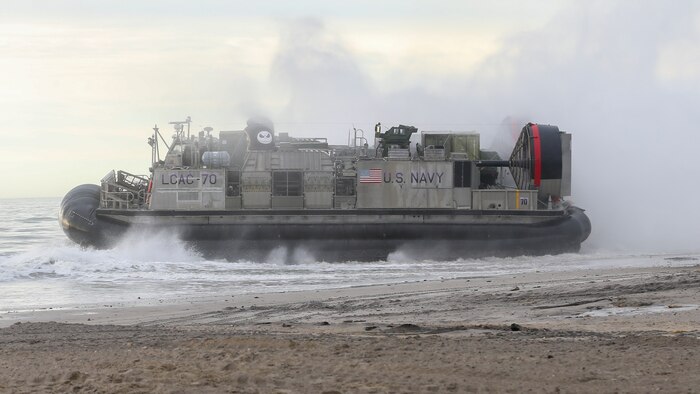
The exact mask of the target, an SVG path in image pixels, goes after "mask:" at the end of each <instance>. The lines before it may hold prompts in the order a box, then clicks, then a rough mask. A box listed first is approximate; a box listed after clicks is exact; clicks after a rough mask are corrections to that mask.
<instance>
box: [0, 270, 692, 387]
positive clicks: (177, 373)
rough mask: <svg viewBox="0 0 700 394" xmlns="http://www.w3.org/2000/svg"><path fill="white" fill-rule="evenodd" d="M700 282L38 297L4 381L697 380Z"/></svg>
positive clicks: (493, 282) (678, 278)
mask: <svg viewBox="0 0 700 394" xmlns="http://www.w3.org/2000/svg"><path fill="white" fill-rule="evenodd" d="M689 264H692V261H691V262H689ZM699 294H700V265H698V264H694V265H688V266H684V267H645V268H620V269H614V268H610V269H583V270H576V271H565V272H530V273H524V274H513V275H500V276H483V277H478V278H474V277H470V278H457V279H446V280H441V281H420V282H407V283H395V284H385V285H372V286H360V287H350V288H341V289H328V290H316V291H299V292H287V293H262V294H248V295H244V296H238V295H236V296H234V297H225V295H222V296H221V297H211V298H206V299H197V300H190V301H189V303H187V304H184V303H180V304H176V305H150V306H127V307H113V308H93V309H90V308H85V309H80V310H71V311H64V310H49V311H32V312H26V313H18V314H15V315H14V316H12V319H9V318H8V317H7V315H3V318H2V319H0V324H2V325H3V327H4V328H0V346H2V347H3V350H4V357H3V358H2V359H0V390H7V391H13V392H36V391H69V390H71V391H81V390H85V391H109V392H133V391H138V392H142V391H144V392H145V391H149V392H173V391H185V392H187V391H197V392H230V391H236V392H251V393H252V392H327V393H334V392H346V391H350V392H388V391H393V392H416V391H417V392H465V391H467V392H470V391H525V390H535V391H557V390H565V391H573V392H581V391H587V392H590V391H603V392H611V391H627V392H639V391H651V390H664V391H688V390H691V391H692V390H694V389H696V388H697V387H700V376H698V375H697V374H693V373H689V371H693V370H695V369H696V368H698V367H700V354H698V353H699V352H697V351H696V349H697V348H698V345H700V305H699V304H700V295H699ZM88 319H89V320H88ZM37 365H41V366H42V368H36V366H37Z"/></svg>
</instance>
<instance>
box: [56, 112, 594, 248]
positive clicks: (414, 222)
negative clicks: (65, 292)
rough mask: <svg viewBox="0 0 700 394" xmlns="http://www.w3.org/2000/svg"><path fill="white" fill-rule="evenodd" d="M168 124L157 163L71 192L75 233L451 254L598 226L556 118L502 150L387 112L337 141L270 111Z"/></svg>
mask: <svg viewBox="0 0 700 394" xmlns="http://www.w3.org/2000/svg"><path fill="white" fill-rule="evenodd" d="M171 124H173V125H174V128H175V134H174V135H173V138H172V140H171V141H166V139H165V138H164V137H163V135H162V134H161V132H160V130H159V129H158V127H155V128H154V129H153V130H154V133H153V135H152V136H151V137H150V138H149V144H150V145H151V156H152V166H151V168H150V173H149V174H148V175H134V174H130V173H127V172H125V171H110V172H109V173H107V175H105V176H104V177H103V178H102V180H101V182H100V185H80V186H77V187H75V188H74V189H73V190H71V191H70V192H68V194H66V196H65V197H64V199H63V201H62V202H61V209H60V213H59V221H60V223H61V226H62V228H63V230H64V232H65V233H66V235H67V236H68V237H69V238H70V239H71V240H73V241H74V242H76V243H78V244H80V245H83V246H91V247H97V248H109V247H112V246H113V245H115V244H116V243H117V242H119V241H120V239H122V238H123V237H124V235H125V234H126V233H127V232H129V231H136V232H138V231H142V232H143V234H144V236H148V234H153V233H157V232H162V231H168V232H174V233H176V234H177V237H179V238H180V239H182V240H184V241H186V242H190V243H191V244H192V245H194V246H195V247H196V248H198V249H199V250H200V251H202V252H203V253H204V254H205V255H212V256H223V257H227V258H243V257H255V256H259V255H264V254H265V253H269V251H270V250H272V249H275V248H278V247H284V248H287V249H288V250H289V251H293V250H296V249H299V248H301V249H304V250H306V251H308V252H311V253H312V254H314V256H315V257H317V258H324V259H333V260H369V259H385V258H386V257H387V255H388V254H390V253H392V252H394V251H406V252H408V253H410V254H411V255H412V256H420V258H428V259H442V258H455V257H476V256H512V255H521V254H556V253H565V252H576V251H578V250H579V248H580V246H581V243H582V242H584V241H585V240H586V238H587V237H588V235H589V234H590V232H591V224H590V221H589V219H588V217H587V216H586V214H585V213H584V211H583V210H582V209H581V208H578V207H576V206H573V205H571V204H570V203H569V201H568V197H569V196H570V195H571V134H569V133H566V132H562V131H560V130H559V129H558V128H557V127H556V126H552V125H542V124H535V123H529V124H527V125H525V126H524V127H523V128H522V131H521V133H520V136H519V138H518V140H517V142H516V143H515V148H514V149H513V152H512V153H511V155H510V157H509V158H507V159H502V158H500V157H499V155H498V154H497V153H495V152H492V151H487V150H482V149H481V147H480V136H479V134H477V133H474V132H440V131H423V132H422V133H418V130H417V129H416V128H415V127H412V126H405V125H399V126H394V127H391V128H388V129H386V130H383V129H382V127H381V124H377V125H376V127H375V130H374V141H373V144H372V145H371V146H370V145H369V141H368V140H367V138H365V136H364V132H363V131H362V130H352V131H351V132H350V135H349V136H348V143H347V144H345V145H330V144H328V142H327V140H326V139H325V138H294V137H291V136H289V134H288V133H275V130H274V126H273V124H272V123H271V122H269V121H268V120H266V119H253V120H250V121H248V123H247V127H245V129H243V130H239V131H221V132H220V133H219V136H218V137H215V136H214V135H212V131H213V129H212V128H210V127H206V128H204V129H203V130H202V131H200V132H198V133H191V132H190V126H191V121H190V118H189V117H188V118H187V120H186V121H184V122H171ZM412 137H413V138H412ZM412 139H413V140H415V141H416V142H413V141H412ZM161 146H164V147H165V152H164V157H163V158H162V159H161Z"/></svg>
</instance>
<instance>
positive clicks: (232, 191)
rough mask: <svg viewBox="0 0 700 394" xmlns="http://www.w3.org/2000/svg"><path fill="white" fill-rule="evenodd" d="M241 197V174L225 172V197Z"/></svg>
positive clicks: (238, 172)
mask: <svg viewBox="0 0 700 394" xmlns="http://www.w3.org/2000/svg"><path fill="white" fill-rule="evenodd" d="M240 195H241V172H240V171H227V172H226V196H227V197H238V196H240Z"/></svg>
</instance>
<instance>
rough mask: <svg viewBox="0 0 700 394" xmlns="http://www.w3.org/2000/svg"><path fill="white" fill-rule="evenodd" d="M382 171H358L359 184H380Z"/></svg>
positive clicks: (377, 169) (375, 169) (376, 169)
mask: <svg viewBox="0 0 700 394" xmlns="http://www.w3.org/2000/svg"><path fill="white" fill-rule="evenodd" d="M382 175H383V174H382V169H381V168H372V169H369V170H360V183H382Z"/></svg>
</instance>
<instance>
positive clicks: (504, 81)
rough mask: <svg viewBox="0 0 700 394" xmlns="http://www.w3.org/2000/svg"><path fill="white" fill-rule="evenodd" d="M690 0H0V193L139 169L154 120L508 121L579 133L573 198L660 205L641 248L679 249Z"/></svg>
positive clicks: (694, 176)
mask: <svg viewBox="0 0 700 394" xmlns="http://www.w3.org/2000/svg"><path fill="white" fill-rule="evenodd" d="M698 4H700V2H696V1H685V0H680V1H673V2H669V1H651V0H647V1H641V0H640V1H632V0H630V1H618V2H616V1H555V0H537V1H535V0H533V1H527V2H524V1H515V0H513V1H508V0H503V1H488V2H486V1H400V0H396V1H379V2H378V1H322V0H318V1H309V0H298V1H295V2H289V1H258V2H254V1H216V0H201V1H166V0H133V1H130V0H126V1H125V0H112V1H87V0H84V1H79V0H46V1H40V0H39V1H36V0H35V1H31V2H29V1H21V0H18V1H14V0H4V1H3V2H2V10H1V11H0V115H1V116H0V119H2V120H3V125H2V126H3V127H2V131H0V133H2V137H3V138H2V142H1V143H0V174H2V180H3V182H2V187H0V198H8V197H40V196H62V195H63V194H65V193H66V192H67V191H68V190H70V189H71V188H72V187H73V186H75V185H77V184H81V183H99V180H100V178H102V176H104V175H105V174H106V173H107V172H108V171H109V170H111V169H113V168H114V169H125V170H128V171H131V172H135V173H141V174H145V173H147V169H148V167H149V165H150V163H149V160H150V150H149V149H150V148H149V146H148V145H147V144H146V139H147V137H148V136H149V135H150V133H151V128H152V127H153V125H154V124H156V123H157V124H158V125H159V126H161V129H166V130H168V127H167V122H168V121H173V120H182V119H184V118H185V117H186V116H188V115H189V116H191V117H192V119H193V122H194V123H193V127H194V128H195V129H197V130H198V129H201V128H203V127H205V126H212V127H214V129H215V130H221V129H227V130H231V129H241V128H243V127H244V125H245V121H246V119H247V118H248V117H249V116H252V115H258V114H263V115H266V116H268V117H270V118H271V119H272V120H273V121H274V122H275V124H276V128H277V130H278V131H289V132H290V133H292V134H293V135H294V134H295V135H302V136H312V135H315V136H325V137H329V138H330V139H331V141H334V142H342V141H344V140H345V138H346V135H347V131H348V129H349V128H351V127H352V126H353V125H354V126H356V127H360V128H364V129H366V130H371V129H372V125H373V124H374V123H376V122H378V121H381V122H382V123H383V124H385V125H391V124H398V123H399V122H401V123H404V124H413V125H416V126H418V127H419V128H421V129H452V130H476V131H481V132H483V133H485V135H486V136H489V135H492V134H493V133H494V132H496V131H497V129H498V128H499V126H500V125H501V122H502V121H503V119H504V118H506V117H509V116H510V117H512V119H516V121H517V122H521V121H522V123H524V122H526V121H530V120H532V121H537V122H542V123H552V124H557V125H559V126H560V127H561V128H562V129H564V130H567V131H569V132H571V133H573V135H574V185H573V190H574V195H575V196H574V197H575V199H576V202H577V203H579V205H582V206H584V207H587V208H589V213H590V214H591V216H592V217H594V218H595V217H596V216H598V218H599V222H598V223H600V219H604V218H606V217H609V216H610V215H612V214H617V215H618V216H616V219H615V221H621V220H634V219H633V218H636V217H637V216H635V215H637V214H639V212H637V211H636V210H637V209H642V210H644V209H651V208H653V212H654V214H653V215H652V218H651V220H650V221H648V222H645V223H643V224H640V226H642V227H643V230H640V231H642V232H643V234H644V236H645V237H652V236H653V235H654V234H655V233H656V231H657V230H658V226H659V223H660V222H663V221H664V220H665V218H667V217H669V215H670V216H671V217H674V219H673V220H672V221H667V226H671V224H673V226H672V227H674V228H679V229H680V230H681V231H683V232H684V234H685V235H683V236H682V237H680V238H678V244H679V245H680V246H687V245H689V243H690V242H691V239H697V238H699V237H700V234H698V230H697V229H696V227H697V225H696V223H697V222H698V220H700V216H699V215H698V213H696V212H697V210H695V209H691V212H690V213H689V212H687V211H686V209H690V208H693V207H695V206H696V205H697V203H696V202H695V200H696V199H697V198H698V197H697V196H698V193H697V192H698V191H700V188H699V187H698V186H697V185H698V180H699V179H700V164H698V162H697V160H696V157H697V151H698V149H700V145H699V144H700V138H699V137H698V108H699V107H700V7H698ZM489 142H490V140H489V138H482V144H483V145H488V143H489ZM623 206H624V207H627V209H624V208H623ZM664 209H665V210H667V213H663V210H664ZM596 211H597V212H596ZM620 212H624V213H622V214H621V213H620ZM620 215H622V216H620ZM595 225H596V222H595V220H594V226H595ZM608 227H609V228H613V227H610V226H608ZM594 228H595V227H594ZM594 232H595V231H594ZM612 232H613V230H609V234H610V233H612ZM614 232H615V233H616V234H618V233H619V232H620V230H619V229H615V230H614ZM605 234H606V233H605V231H603V235H605ZM636 234H637V233H635V234H634V235H630V236H629V238H639V237H637V236H636ZM688 234H690V235H688ZM693 237H694V238H693ZM644 239H647V238H644ZM669 242H671V243H672V242H673V240H669Z"/></svg>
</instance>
